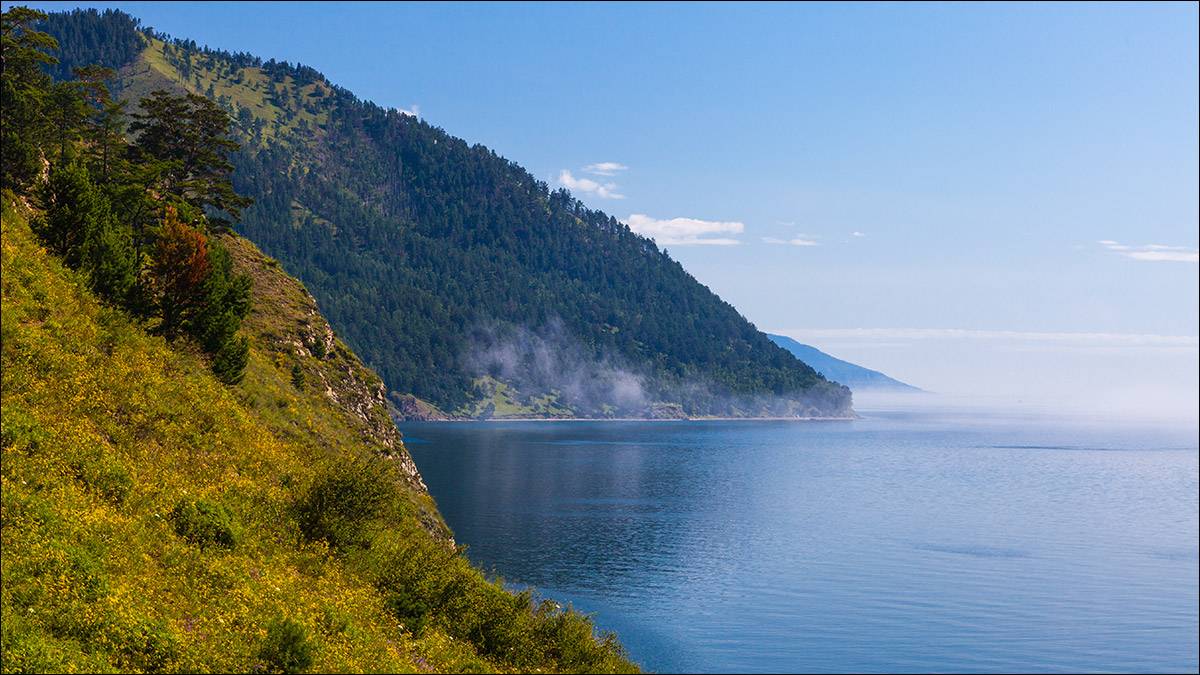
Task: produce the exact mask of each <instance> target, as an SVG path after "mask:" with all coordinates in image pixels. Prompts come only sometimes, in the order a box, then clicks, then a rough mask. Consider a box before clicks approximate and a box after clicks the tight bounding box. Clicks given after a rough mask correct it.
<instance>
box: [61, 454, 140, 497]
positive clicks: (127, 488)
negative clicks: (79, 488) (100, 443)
mask: <svg viewBox="0 0 1200 675" xmlns="http://www.w3.org/2000/svg"><path fill="white" fill-rule="evenodd" d="M71 468H72V469H74V470H75V477H76V478H78V479H79V480H80V481H81V482H83V484H84V485H87V486H88V487H90V488H92V489H93V490H95V491H96V492H98V493H100V495H101V496H102V497H104V498H105V499H107V500H108V501H110V502H112V503H113V504H115V505H117V506H121V505H122V504H124V503H125V500H126V499H128V498H129V493H130V492H132V491H133V477H132V476H130V475H129V471H128V470H127V469H126V468H125V467H124V466H122V465H121V463H120V462H118V461H117V460H116V459H113V458H112V457H110V456H107V455H106V454H104V453H103V452H102V451H95V452H92V453H90V454H86V453H84V454H80V455H77V456H76V457H75V458H74V459H73V460H72V462H71Z"/></svg>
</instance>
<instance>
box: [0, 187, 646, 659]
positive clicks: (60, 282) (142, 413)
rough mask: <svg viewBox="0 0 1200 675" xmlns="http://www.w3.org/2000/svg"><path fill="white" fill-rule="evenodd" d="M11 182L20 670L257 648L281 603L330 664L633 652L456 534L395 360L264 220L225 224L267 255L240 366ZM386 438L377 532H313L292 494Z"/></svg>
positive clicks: (14, 577)
mask: <svg viewBox="0 0 1200 675" xmlns="http://www.w3.org/2000/svg"><path fill="white" fill-rule="evenodd" d="M4 202H5V203H4V213H3V237H2V244H3V286H2V290H3V312H2V318H3V331H2V348H0V351H2V358H3V361H2V365H3V380H2V386H3V400H2V410H3V413H2V420H3V421H2V428H3V430H2V436H3V462H2V471H3V498H2V503H0V523H2V525H0V543H2V545H3V556H4V557H3V561H4V572H3V585H2V590H0V609H2V620H3V647H2V655H3V658H2V661H3V670H4V671H5V672H28V671H42V672H54V671H60V672H71V671H96V670H122V671H159V670H167V671H201V670H202V671H234V672H239V671H243V672H244V671H248V670H251V669H254V668H256V667H261V665H262V659H261V656H260V652H261V649H262V645H263V644H264V640H265V637H266V635H267V626H268V625H269V624H270V623H271V622H272V621H274V620H276V619H279V618H283V617H286V618H290V619H293V620H295V621H298V622H299V623H300V624H302V625H303V626H304V628H305V632H306V633H307V636H308V639H309V640H310V641H311V642H312V644H313V645H314V648H315V651H314V657H315V658H314V662H313V665H312V668H313V669H314V670H317V671H364V670H374V671H385V672H386V671H393V672H415V671H442V672H448V671H461V670H468V671H479V670H502V671H503V670H534V669H541V668H555V669H586V670H628V669H630V668H632V666H631V665H630V664H629V663H628V662H627V661H625V660H624V659H623V658H622V657H621V656H620V655H619V648H617V647H616V646H615V645H614V644H612V643H610V642H606V643H603V644H600V643H596V642H594V641H593V640H592V639H591V628H590V625H588V624H587V623H586V622H583V621H582V620H580V619H579V617H577V616H576V615H570V614H567V615H564V614H557V613H552V612H548V611H546V610H544V609H543V610H542V611H541V612H537V613H535V612H534V611H533V610H532V608H531V606H530V604H529V601H528V599H527V598H523V597H519V596H512V595H511V594H508V593H505V592H504V591H502V590H501V589H500V588H499V587H498V586H497V585H496V584H492V583H488V582H486V581H484V580H483V578H482V576H481V575H480V574H479V573H478V572H476V571H475V570H473V569H471V568H470V567H469V565H468V564H467V563H466V561H465V559H463V558H462V557H461V556H459V555H456V554H455V553H454V552H453V550H452V549H451V548H450V547H449V546H448V545H447V543H446V541H447V539H446V537H448V531H447V530H446V529H445V526H444V524H442V521H441V519H440V517H439V516H438V515H437V512H436V509H435V508H434V506H433V504H432V501H431V500H430V499H429V497H428V495H427V494H426V493H425V491H424V489H423V486H422V485H421V484H420V479H419V476H417V475H416V474H415V471H410V470H409V466H410V462H411V460H409V459H408V457H407V453H406V452H405V451H404V449H403V445H402V443H401V442H400V440H399V437H398V435H397V434H396V433H395V430H394V427H391V426H390V422H387V421H386V415H384V414H383V412H382V402H381V401H380V400H379V397H378V394H379V388H378V380H377V379H374V375H373V374H371V373H370V372H369V371H366V370H365V369H363V368H362V367H361V365H360V364H358V362H357V359H356V358H354V357H353V355H352V354H350V353H349V352H348V351H347V350H346V349H345V347H344V346H342V345H341V344H340V343H339V342H337V341H336V340H335V339H333V337H332V334H331V333H330V332H329V331H328V326H327V325H326V324H325V323H324V320H323V319H321V318H320V316H319V314H316V313H315V305H314V304H313V303H312V300H311V298H310V297H308V296H307V293H305V292H304V291H303V289H302V287H301V286H300V285H299V284H298V283H297V282H295V281H293V280H291V279H290V278H288V277H286V275H284V274H282V273H281V272H278V271H277V266H276V265H275V264H274V263H273V261H270V260H268V259H267V258H265V257H264V256H262V255H261V254H260V253H258V252H257V251H256V250H255V249H254V248H253V246H252V245H250V244H249V243H248V242H245V241H244V240H237V239H232V238H231V239H228V240H227V242H226V243H227V245H229V246H230V247H231V248H232V249H233V253H234V255H235V258H236V260H237V261H238V264H239V266H240V267H241V268H242V269H244V270H247V271H249V272H250V273H251V274H252V275H253V276H254V279H255V307H254V311H253V314H252V315H251V317H250V318H249V319H248V320H247V324H246V330H247V332H248V333H249V334H250V335H251V337H252V343H253V347H252V354H251V359H250V364H249V366H248V368H247V375H246V380H245V382H244V383H243V385H240V386H239V387H234V388H229V387H224V386H222V385H221V384H219V383H218V382H217V381H216V380H215V379H214V378H213V377H212V376H211V375H209V371H208V369H207V366H206V364H205V363H204V361H203V360H202V358H201V357H200V356H199V355H198V354H196V353H194V352H192V351H190V350H188V349H186V348H183V347H181V346H180V345H170V344H167V343H166V342H165V341H163V340H162V339H161V338H158V337H154V336H150V335H148V334H146V333H145V332H144V331H143V330H142V329H141V327H140V326H139V325H138V324H136V323H135V322H134V321H132V320H131V319H130V318H129V317H128V316H126V315H125V314H124V313H122V312H120V311H117V310H113V309H111V308H107V307H105V306H102V305H100V304H98V303H97V302H96V301H95V300H94V299H93V298H92V297H91V295H90V293H89V292H88V291H87V289H86V287H85V284H84V282H83V281H82V278H81V277H80V276H79V275H77V274H75V273H73V272H71V271H69V270H66V269H64V268H63V267H62V266H61V265H60V264H59V263H58V261H57V260H56V259H55V258H53V257H52V256H50V255H48V254H47V253H46V252H45V251H44V250H43V249H42V248H41V247H40V246H39V245H38V244H37V242H36V239H35V238H34V237H33V235H32V233H31V231H30V229H29V227H28V225H27V222H26V221H27V216H28V214H25V213H21V212H20V206H19V205H17V206H15V207H14V205H13V204H12V200H11V198H10V196H8V195H6V196H5V198H4ZM318 341H320V342H322V343H323V344H324V345H325V349H323V350H322V349H321V348H317V350H316V351H317V352H320V351H325V352H326V354H325V356H324V357H323V358H317V355H315V354H314V353H313V351H314V350H313V347H314V346H315V345H316V343H317V342H318ZM296 364H299V365H300V367H301V370H302V371H303V372H304V374H305V378H304V379H305V385H304V387H302V388H300V389H297V388H296V387H295V386H293V384H292V377H291V370H292V366H293V365H296ZM335 399H336V400H335ZM389 429H390V431H389ZM389 442H390V443H391V446H390V447H389ZM379 455H383V456H387V457H390V458H391V461H390V462H387V463H386V465H387V466H388V467H391V470H392V474H391V475H394V476H395V480H394V483H395V484H396V485H397V488H396V491H395V492H394V493H393V495H394V499H392V502H393V503H392V504H391V505H390V507H389V510H388V514H389V515H388V516H387V518H382V517H381V518H380V519H378V520H377V521H373V522H372V525H371V527H372V528H373V529H371V530H370V531H371V532H372V535H371V536H372V537H373V539H372V543H371V545H370V546H369V547H363V548H361V549H352V550H344V551H334V550H331V549H330V548H329V547H328V546H327V545H326V544H325V543H324V542H323V541H315V542H311V541H307V540H306V539H305V538H304V537H302V536H301V532H300V529H299V527H298V526H297V520H296V517H295V515H294V514H295V505H296V503H297V502H298V499H299V498H300V496H301V495H302V494H304V492H305V491H306V490H307V489H308V486H309V485H311V484H312V483H313V482H314V480H316V479H317V478H318V477H319V476H320V475H321V472H322V471H324V470H327V468H328V467H329V466H331V465H345V464H347V463H350V462H352V461H356V460H355V459H354V458H359V459H360V460H362V459H363V458H366V457H375V456H379ZM197 499H203V500H206V501H209V502H212V503H216V504H220V505H223V506H224V507H226V508H227V509H228V510H229V511H230V513H231V514H232V516H233V518H232V519H233V522H234V527H235V530H236V531H237V532H239V534H240V536H239V540H238V542H237V544H236V546H234V547H233V548H232V549H229V550H226V549H223V548H219V547H212V546H210V547H207V548H202V547H200V546H198V545H197V544H195V543H189V542H188V541H186V540H185V539H183V538H181V537H180V536H178V535H177V534H176V532H175V528H174V527H173V526H172V524H171V520H172V519H171V515H170V514H171V512H172V509H173V508H174V507H175V506H176V505H177V504H178V503H180V502H181V501H194V500H197ZM414 597H415V598H417V599H418V601H419V602H418V603H417V604H418V606H420V607H431V608H436V609H435V610H432V611H431V612H430V619H429V621H428V622H427V623H426V624H425V625H426V626H427V627H426V628H425V629H424V630H422V631H420V632H419V637H414V635H413V634H412V633H410V632H408V631H407V630H406V629H405V627H404V626H403V625H402V622H401V618H403V617H404V616H405V614H404V613H403V612H400V611H398V610H397V607H401V608H404V607H410V608H411V606H413V601H412V600H411V599H412V598H414ZM422 602H423V603H424V604H420V603H422ZM409 613H410V614H411V612H409Z"/></svg>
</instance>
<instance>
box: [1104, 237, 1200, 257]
mask: <svg viewBox="0 0 1200 675" xmlns="http://www.w3.org/2000/svg"><path fill="white" fill-rule="evenodd" d="M1096 243H1097V244H1100V245H1101V246H1103V247H1104V248H1106V249H1108V250H1110V251H1113V252H1114V253H1117V254H1120V255H1123V256H1125V257H1126V258H1133V259H1134V260H1146V261H1150V262H1200V250H1197V249H1194V248H1188V247H1186V246H1164V245H1163V244H1146V245H1144V246H1128V245H1126V244H1122V243H1120V242H1116V241H1113V240H1112V239H1101V240H1100V241H1098V242H1096Z"/></svg>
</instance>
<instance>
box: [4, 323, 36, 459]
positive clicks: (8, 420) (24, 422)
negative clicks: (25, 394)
mask: <svg viewBox="0 0 1200 675" xmlns="http://www.w3.org/2000/svg"><path fill="white" fill-rule="evenodd" d="M5 311H6V312H7V311H8V310H7V309H6V310H5ZM45 438H46V434H45V432H43V431H42V425H41V424H39V423H38V421H37V420H36V419H34V417H33V416H32V415H30V414H29V413H27V412H25V410H24V409H22V408H18V407H17V406H12V405H9V406H4V408H3V411H0V442H2V443H3V447H5V448H8V447H12V446H15V447H17V448H19V449H22V450H37V449H38V446H39V445H41V443H42V442H44V441H45Z"/></svg>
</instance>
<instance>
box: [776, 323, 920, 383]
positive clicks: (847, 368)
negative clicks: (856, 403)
mask: <svg viewBox="0 0 1200 675" xmlns="http://www.w3.org/2000/svg"><path fill="white" fill-rule="evenodd" d="M766 335H767V337H768V338H770V339H771V341H772V342H774V343H775V344H777V345H779V346H780V347H783V348H784V349H786V350H788V351H789V352H791V353H792V355H793V356H795V357H796V358H798V359H800V360H801V361H803V362H805V363H807V364H808V365H809V366H811V367H812V368H813V369H814V370H816V371H817V372H818V373H821V374H822V375H824V376H825V377H826V379H829V380H833V381H834V382H837V383H839V384H844V385H846V386H847V387H850V389H851V390H852V391H860V390H864V389H880V390H887V391H897V392H900V391H910V392H919V391H922V390H921V389H919V388H917V387H914V386H912V385H911V384H905V383H903V382H901V381H900V380H896V379H893V378H890V377H888V376H887V375H884V374H883V373H881V372H879V371H877V370H871V369H870V368H863V367H862V366H859V365H855V364H853V363H850V362H849V361H843V360H841V359H839V358H835V357H833V356H830V355H829V354H826V353H825V352H823V351H821V350H820V349H817V348H816V347H813V346H811V345H806V344H803V343H801V342H796V341H795V340H793V339H792V338H790V337H786V336H784V335H772V334H770V333H767V334H766Z"/></svg>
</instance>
